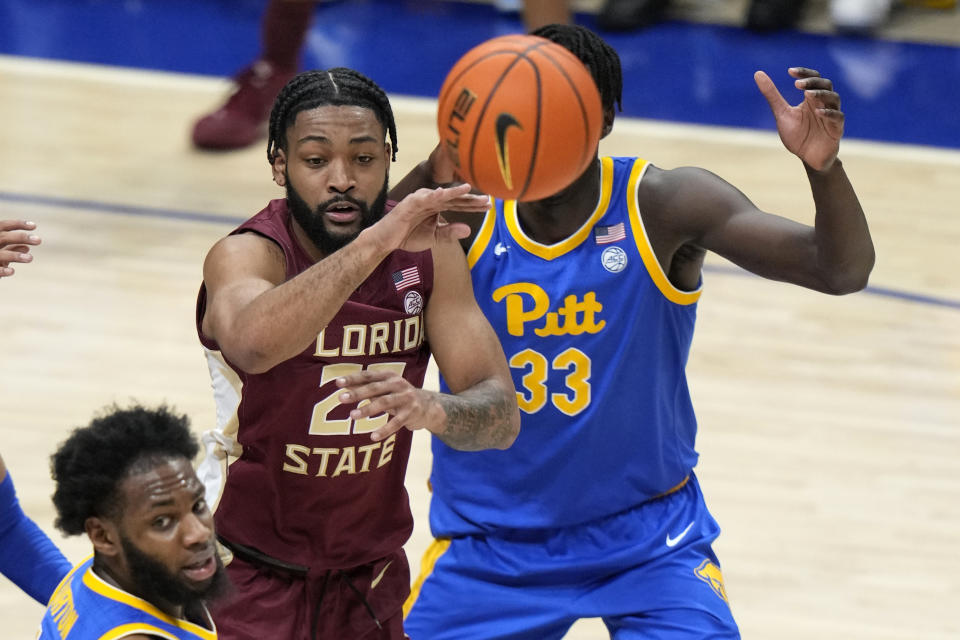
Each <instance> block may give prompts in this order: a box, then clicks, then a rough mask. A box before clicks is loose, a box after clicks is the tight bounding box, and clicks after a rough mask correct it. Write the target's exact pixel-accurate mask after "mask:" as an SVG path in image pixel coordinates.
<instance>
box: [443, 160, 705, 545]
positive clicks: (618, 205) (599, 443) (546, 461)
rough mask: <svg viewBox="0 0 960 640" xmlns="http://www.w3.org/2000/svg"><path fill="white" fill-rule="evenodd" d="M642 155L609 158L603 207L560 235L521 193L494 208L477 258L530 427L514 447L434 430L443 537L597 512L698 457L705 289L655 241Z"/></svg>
mask: <svg viewBox="0 0 960 640" xmlns="http://www.w3.org/2000/svg"><path fill="white" fill-rule="evenodd" d="M646 167H647V163H646V162H645V161H643V160H640V159H636V158H602V159H601V172H602V180H601V184H602V187H601V195H600V200H599V202H598V204H597V208H596V210H595V211H594V212H593V214H592V215H591V216H590V218H589V220H587V222H586V223H584V225H583V226H582V227H581V228H580V229H579V230H578V231H577V232H576V233H574V234H573V235H572V236H571V237H570V238H568V239H566V240H564V241H562V242H560V243H558V244H554V245H549V246H547V245H543V244H539V243H537V242H535V241H533V240H531V239H530V238H529V237H528V236H526V235H525V234H524V232H523V230H522V229H521V227H520V223H519V219H518V216H517V210H516V202H513V201H506V202H504V201H500V200H497V201H496V202H495V203H494V206H493V207H492V208H491V210H490V212H488V213H487V216H486V219H485V220H484V222H483V225H482V227H481V229H480V231H479V233H478V235H477V239H476V240H475V241H474V244H473V246H472V247H471V250H470V252H469V255H468V261H469V263H470V267H471V272H472V277H473V287H474V293H475V295H476V298H477V301H478V302H479V304H480V307H481V309H482V310H483V312H484V314H485V315H486V316H487V318H488V319H489V321H490V323H491V324H492V325H493V327H494V329H495V330H496V332H497V334H498V336H499V337H500V340H501V342H502V344H503V349H504V352H505V353H506V356H507V360H508V361H509V364H510V368H511V371H512V373H513V381H514V384H515V386H516V389H517V398H518V400H519V403H520V409H521V414H520V415H521V428H520V435H519V437H518V438H517V441H516V442H515V443H514V444H513V446H512V447H511V448H509V449H508V450H506V451H481V452H460V451H455V450H453V449H451V448H449V447H447V446H446V445H445V444H443V443H442V442H441V441H440V440H439V439H437V438H434V439H433V472H432V475H431V483H432V486H433V500H432V503H431V508H430V524H431V528H432V531H433V534H434V535H435V536H454V535H463V534H471V533H477V532H484V531H486V532H489V531H492V530H496V529H502V528H509V529H515V528H516V529H527V528H544V527H556V526H567V525H573V524H578V523H583V522H587V521H591V520H595V519H597V518H601V517H604V516H607V515H611V514H614V513H618V512H621V511H624V510H626V509H630V508H632V507H635V506H636V505H638V504H640V503H642V502H644V501H646V500H648V499H650V498H652V497H655V496H657V495H659V494H661V493H663V492H665V491H667V490H669V489H671V488H673V487H674V486H676V485H677V484H679V483H680V482H682V481H683V480H684V478H686V476H687V475H688V474H689V473H690V471H691V470H692V469H693V467H694V465H695V464H696V461H697V453H696V451H695V450H694V438H695V435H696V419H695V417H694V414H693V407H692V405H691V402H690V395H689V392H688V389H687V381H686V375H685V373H684V368H685V366H686V363H687V355H688V353H689V348H690V342H691V340H692V337H693V328H694V322H695V319H696V302H697V300H698V298H699V296H700V289H697V290H696V291H681V290H679V289H677V288H675V287H674V286H673V285H672V284H670V282H669V281H668V280H667V278H666V276H665V274H664V272H663V270H662V269H661V267H660V265H659V264H658V262H657V260H656V258H655V256H654V254H653V251H652V250H651V247H650V244H649V242H648V240H647V237H646V232H645V230H644V227H643V223H642V221H641V218H640V213H639V211H638V206H637V195H636V194H637V185H638V184H639V182H640V180H641V178H642V177H643V174H644V171H645V170H646ZM441 384H442V381H441ZM444 389H446V387H445V386H444Z"/></svg>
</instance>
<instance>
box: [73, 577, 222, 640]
mask: <svg viewBox="0 0 960 640" xmlns="http://www.w3.org/2000/svg"><path fill="white" fill-rule="evenodd" d="M83 583H84V584H85V585H87V588H89V589H90V590H91V591H94V592H95V593H99V594H100V595H102V596H104V597H105V598H110V599H111V600H116V601H118V602H122V603H124V604H126V605H128V606H131V607H133V608H134V609H139V610H140V611H143V612H144V613H147V614H149V615H151V616H153V617H154V618H157V619H159V620H163V621H164V622H166V623H167V624H169V625H171V626H174V627H177V628H178V629H183V630H184V631H189V632H190V633H193V634H195V635H197V636H200V637H201V638H205V640H217V632H216V629H214V630H213V631H210V630H209V629H204V628H203V627H201V626H200V625H198V624H194V623H192V622H190V621H188V620H182V619H180V618H174V617H172V616H170V615H167V614H166V613H164V612H163V611H161V610H160V609H158V608H157V607H155V606H154V605H152V604H150V603H149V602H147V601H146V600H144V599H142V598H138V597H137V596H135V595H132V594H130V593H127V592H126V591H124V590H123V589H118V588H117V587H115V586H113V585H112V584H108V583H107V582H106V581H104V580H103V578H101V577H100V576H98V575H97V574H96V573H94V571H93V566H92V565H91V566H90V568H88V569H87V571H86V573H84V574H83ZM209 618H210V616H209V615H208V616H207V619H208V620H209ZM211 624H213V622H212V621H211ZM118 628H119V627H118ZM111 637H120V636H111Z"/></svg>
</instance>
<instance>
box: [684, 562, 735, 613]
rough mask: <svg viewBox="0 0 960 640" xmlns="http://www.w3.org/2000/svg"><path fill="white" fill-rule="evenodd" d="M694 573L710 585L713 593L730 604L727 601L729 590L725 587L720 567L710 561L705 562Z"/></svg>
mask: <svg viewBox="0 0 960 640" xmlns="http://www.w3.org/2000/svg"><path fill="white" fill-rule="evenodd" d="M693 573H694V574H695V575H696V576H697V577H698V578H700V579H701V580H703V581H704V582H706V583H707V584H708V585H710V588H711V589H713V592H714V593H715V594H717V595H718V596H720V598H721V599H722V600H723V601H724V602H726V603H727V604H729V603H730V601H729V600H727V590H726V589H725V588H724V587H723V575H722V574H721V573H720V567H718V566H717V565H715V564H714V563H712V562H710V561H709V560H704V561H703V562H701V563H700V566H699V567H697V568H696V569H694V570H693Z"/></svg>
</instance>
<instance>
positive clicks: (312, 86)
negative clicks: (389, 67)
mask: <svg viewBox="0 0 960 640" xmlns="http://www.w3.org/2000/svg"><path fill="white" fill-rule="evenodd" d="M327 105H330V106H345V105H346V106H357V107H363V108H365V109H370V110H371V111H373V113H374V115H376V117H377V121H378V122H380V124H381V126H383V128H384V130H386V131H387V132H388V133H389V134H390V144H391V147H392V152H393V160H394V161H396V159H397V124H396V122H394V119H393V110H392V109H391V108H390V101H389V100H388V99H387V94H386V93H384V92H383V89H381V88H380V87H379V86H378V85H377V83H376V82H374V81H373V80H371V79H370V78H368V77H367V76H365V75H363V74H362V73H360V72H359V71H354V70H353V69H347V68H346V67H336V68H334V69H327V70H314V71H304V72H303V73H301V74H299V75H297V76H295V77H294V78H293V79H292V80H290V82H288V83H287V85H286V86H285V87H284V88H283V89H281V90H280V94H279V95H277V99H276V100H275V101H274V103H273V110H272V111H271V112H270V125H269V138H268V139H267V162H269V163H270V164H271V165H272V164H273V160H274V158H276V156H277V151H278V150H279V149H283V150H284V151H286V149H287V129H288V128H289V127H291V126H292V125H293V123H294V122H295V121H296V119H297V114H298V113H300V112H301V111H307V110H309V109H315V108H317V107H321V106H327Z"/></svg>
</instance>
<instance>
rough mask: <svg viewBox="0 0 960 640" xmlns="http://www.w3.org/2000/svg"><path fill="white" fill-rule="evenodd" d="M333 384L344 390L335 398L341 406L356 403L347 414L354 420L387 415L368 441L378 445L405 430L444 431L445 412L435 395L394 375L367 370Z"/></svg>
mask: <svg viewBox="0 0 960 640" xmlns="http://www.w3.org/2000/svg"><path fill="white" fill-rule="evenodd" d="M336 384H337V386H338V387H340V388H341V389H343V391H341V392H340V393H339V394H338V396H337V398H338V399H339V400H340V402H341V403H343V404H351V403H354V402H358V403H359V406H358V407H357V408H356V409H354V410H353V411H351V412H350V417H351V418H352V419H353V420H359V419H362V418H370V417H373V416H378V415H380V414H382V413H386V414H389V420H387V423H386V424H385V425H383V426H382V427H380V428H379V429H377V430H376V431H374V432H373V433H371V434H370V439H371V440H373V441H374V442H379V441H380V440H383V439H384V438H386V437H388V436H390V435H391V434H393V433H396V432H397V431H399V430H400V429H403V428H404V427H406V428H407V429H410V430H411V431H414V430H416V429H428V430H430V431H436V430H440V429H442V428H443V424H444V420H445V419H446V413H445V412H444V410H443V408H442V407H441V406H440V404H439V403H438V402H437V401H436V400H435V397H436V395H437V394H436V393H435V392H432V391H426V390H424V389H419V388H417V387H415V386H413V385H412V384H410V382H409V381H407V379H406V378H404V377H403V376H401V375H399V374H398V373H396V372H393V371H387V370H383V369H380V370H376V369H374V370H370V369H366V370H364V371H361V372H360V373H356V374H352V375H349V376H345V377H343V378H337V380H336Z"/></svg>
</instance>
